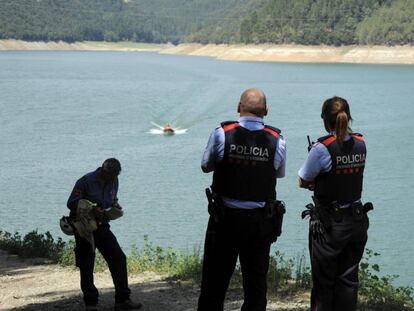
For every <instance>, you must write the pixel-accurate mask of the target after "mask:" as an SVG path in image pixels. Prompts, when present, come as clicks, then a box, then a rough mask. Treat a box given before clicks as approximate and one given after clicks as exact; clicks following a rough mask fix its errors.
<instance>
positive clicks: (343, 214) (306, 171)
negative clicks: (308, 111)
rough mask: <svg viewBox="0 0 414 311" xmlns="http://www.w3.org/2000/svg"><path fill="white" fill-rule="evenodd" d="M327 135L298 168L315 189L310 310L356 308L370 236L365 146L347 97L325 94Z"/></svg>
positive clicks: (310, 211) (302, 178)
mask: <svg viewBox="0 0 414 311" xmlns="http://www.w3.org/2000/svg"><path fill="white" fill-rule="evenodd" d="M321 117H322V119H323V122H324V126H325V129H326V131H327V132H328V133H329V135H327V136H324V137H321V138H319V139H318V141H317V143H315V144H313V145H312V147H311V149H310V152H309V154H308V157H307V159H306V161H305V163H304V165H303V166H302V168H301V169H300V170H299V186H300V187H303V188H308V189H310V190H312V191H314V196H313V200H314V204H308V205H307V208H308V210H306V211H304V213H303V214H302V217H304V216H306V215H309V216H310V233H309V248H310V256H311V266H312V279H313V289H312V296H311V310H312V311H354V310H356V305H357V292H358V266H359V262H360V260H361V258H362V256H363V253H364V248H365V244H366V242H367V238H368V236H367V230H368V225H369V223H368V217H367V215H366V212H367V211H368V210H369V209H372V204H371V203H367V204H365V205H363V204H362V203H361V194H362V181H363V173H364V168H365V159H366V153H367V151H366V147H365V142H364V138H363V137H362V135H361V134H356V133H353V132H352V131H351V129H350V127H349V125H350V122H351V121H352V118H351V114H350V109H349V105H348V103H347V101H346V100H345V99H343V98H340V97H333V98H330V99H328V100H326V101H325V102H324V104H323V106H322V115H321Z"/></svg>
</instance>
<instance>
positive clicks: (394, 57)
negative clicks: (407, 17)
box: [0, 40, 414, 64]
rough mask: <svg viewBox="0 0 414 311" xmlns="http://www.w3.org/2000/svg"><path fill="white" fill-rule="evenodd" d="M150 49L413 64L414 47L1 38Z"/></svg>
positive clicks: (46, 45) (20, 46) (11, 46)
mask: <svg viewBox="0 0 414 311" xmlns="http://www.w3.org/2000/svg"><path fill="white" fill-rule="evenodd" d="M17 50H27V51H32V50H41V51H44V50H46V51H52V50H53V51H55V50H58V51H61V50H62V51H73V50H75V51H123V52H142V51H147V52H148V51H151V52H159V53H160V54H170V55H190V56H207V57H214V58H216V59H218V60H228V61H259V62H300V63H352V64H414V46H394V47H388V46H343V47H332V46H303V45H273V44H260V45H243V44H231V45H227V44H219V45H216V44H207V45H201V44H180V45H178V46H173V45H171V44H145V43H134V42H91V41H86V42H75V43H66V42H62V41H60V42H26V41H19V40H0V51H17Z"/></svg>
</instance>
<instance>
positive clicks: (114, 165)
mask: <svg viewBox="0 0 414 311" xmlns="http://www.w3.org/2000/svg"><path fill="white" fill-rule="evenodd" d="M102 171H104V172H105V173H107V174H109V175H112V176H118V175H119V174H120V173H121V162H119V160H117V159H115V158H109V159H106V160H105V161H104V162H103V163H102Z"/></svg>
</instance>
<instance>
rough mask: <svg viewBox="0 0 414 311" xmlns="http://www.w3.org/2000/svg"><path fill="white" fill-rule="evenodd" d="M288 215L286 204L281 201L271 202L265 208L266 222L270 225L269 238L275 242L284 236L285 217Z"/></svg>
mask: <svg viewBox="0 0 414 311" xmlns="http://www.w3.org/2000/svg"><path fill="white" fill-rule="evenodd" d="M285 213H286V207H285V203H284V202H283V201H279V200H269V201H268V202H266V205H265V207H264V215H265V217H264V218H265V222H266V223H270V228H271V230H270V235H269V238H270V240H271V241H272V242H275V241H276V240H277V238H278V237H279V236H280V235H281V234H282V225H283V215H284V214H285Z"/></svg>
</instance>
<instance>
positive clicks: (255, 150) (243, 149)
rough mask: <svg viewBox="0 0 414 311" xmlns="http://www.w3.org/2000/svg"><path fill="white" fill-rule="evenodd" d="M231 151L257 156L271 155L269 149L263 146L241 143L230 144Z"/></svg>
mask: <svg viewBox="0 0 414 311" xmlns="http://www.w3.org/2000/svg"><path fill="white" fill-rule="evenodd" d="M230 153H236V154H239V155H244V156H250V155H253V156H257V157H266V158H268V157H269V150H268V149H267V148H261V147H251V146H250V147H248V146H241V145H233V144H231V145H230Z"/></svg>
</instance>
